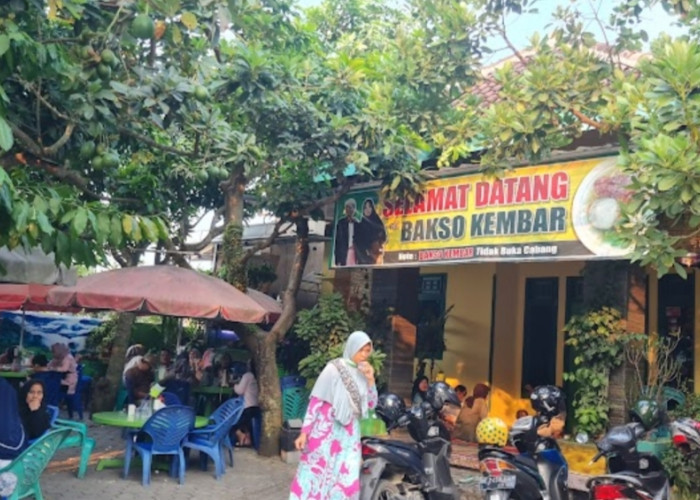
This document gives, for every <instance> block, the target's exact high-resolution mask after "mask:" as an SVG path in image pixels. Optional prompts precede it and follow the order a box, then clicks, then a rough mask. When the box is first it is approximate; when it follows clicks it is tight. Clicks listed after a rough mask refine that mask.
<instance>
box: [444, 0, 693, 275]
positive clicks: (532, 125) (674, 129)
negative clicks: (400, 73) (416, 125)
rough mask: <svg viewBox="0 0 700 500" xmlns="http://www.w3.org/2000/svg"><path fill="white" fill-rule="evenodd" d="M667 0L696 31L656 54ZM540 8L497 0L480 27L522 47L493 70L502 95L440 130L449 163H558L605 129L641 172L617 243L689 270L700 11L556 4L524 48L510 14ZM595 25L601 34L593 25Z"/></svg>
mask: <svg viewBox="0 0 700 500" xmlns="http://www.w3.org/2000/svg"><path fill="white" fill-rule="evenodd" d="M659 3H661V4H662V6H663V7H664V8H665V9H666V10H667V11H668V12H669V13H670V14H673V15H674V16H676V19H677V22H678V23H679V24H680V25H682V26H684V27H685V28H686V30H685V31H686V32H687V35H684V36H683V37H680V38H679V39H671V38H670V37H668V36H663V37H661V38H659V39H658V40H655V41H653V42H652V43H651V50H650V52H648V53H647V52H645V51H644V43H645V42H646V41H647V39H648V35H647V34H646V32H644V30H642V29H641V28H640V19H641V18H642V16H643V15H644V14H645V13H646V11H647V10H648V9H649V8H651V7H653V6H655V5H657V4H659ZM536 5H537V2H532V1H528V0H507V1H501V0H493V1H488V2H486V8H485V10H484V11H483V13H482V14H481V17H480V21H479V25H480V27H481V28H482V29H483V30H485V32H486V33H487V34H488V36H490V37H491V38H490V39H491V40H497V42H496V43H500V44H504V45H506V46H507V47H508V48H509V49H510V54H511V58H512V61H511V62H509V63H506V64H504V65H503V66H502V67H500V68H499V69H497V70H495V71H494V72H493V74H492V75H491V76H489V78H493V79H494V80H495V81H496V82H497V83H498V85H499V87H500V90H499V91H498V96H497V98H496V99H495V100H493V101H492V102H487V103H484V102H482V101H481V100H480V99H479V97H478V96H474V95H471V94H470V93H469V92H467V93H466V94H465V96H464V97H463V98H462V102H461V105H460V109H461V116H460V117H459V119H458V120H457V121H456V122H455V123H453V124H452V126H450V127H448V128H447V129H446V131H445V132H444V133H440V134H438V135H437V136H436V137H435V144H436V145H437V146H438V147H439V148H440V149H441V153H442V154H441V163H442V164H444V165H447V164H451V163H454V162H456V161H460V159H463V158H470V157H471V158H473V157H474V156H477V158H478V159H477V161H478V162H479V163H480V164H481V166H482V167H484V168H485V169H486V170H490V171H499V170H501V169H504V168H508V167H509V166H510V165H512V164H513V163H516V162H527V163H533V162H540V161H543V160H546V159H547V158H548V156H549V155H550V154H551V153H552V151H555V150H557V149H561V148H563V147H565V146H568V145H570V144H572V143H573V142H574V141H575V140H576V139H577V138H579V137H581V136H582V135H583V134H584V133H587V132H588V133H589V132H591V131H597V132H598V133H599V135H600V136H601V137H605V138H606V139H604V140H608V141H612V142H615V143H617V144H619V149H620V162H619V163H620V166H621V167H622V169H623V171H625V172H627V173H628V174H630V177H631V179H632V184H631V186H630V188H631V199H630V201H629V203H628V204H627V205H626V206H625V207H624V208H623V212H624V213H623V217H622V220H621V221H620V223H619V224H618V226H617V240H618V241H619V243H620V244H621V246H623V247H626V246H627V245H632V246H633V248H634V250H633V252H632V258H633V260H635V261H638V262H639V263H640V264H642V265H650V266H651V267H653V268H655V269H656V270H658V271H659V272H660V273H661V274H663V273H665V272H668V271H669V270H670V269H675V271H676V272H678V273H679V274H680V275H682V276H685V275H686V271H685V269H684V268H683V267H682V266H681V265H680V263H679V261H678V260H677V259H678V258H680V257H683V256H685V255H686V254H687V253H688V252H693V253H699V252H700V239H697V235H698V234H699V233H700V162H699V156H698V154H699V153H700V149H698V145H699V144H700V143H699V142H698V134H699V133H700V129H699V128H698V126H699V125H700V122H698V120H699V119H700V113H699V112H698V111H699V108H698V106H700V58H699V56H700V43H699V42H700V40H699V39H698V29H697V25H698V22H697V21H698V16H700V9H699V8H698V7H697V6H696V5H695V3H694V2H687V1H684V0H668V1H663V2H656V1H653V0H628V1H624V2H617V3H616V6H615V7H614V9H613V10H612V13H611V15H610V16H609V18H605V19H604V18H602V16H600V15H599V13H598V11H597V10H595V9H594V11H593V13H592V16H593V18H592V19H589V18H586V16H584V15H583V14H582V12H581V2H579V3H572V4H570V5H567V6H565V7H560V8H558V9H557V10H556V11H555V14H554V18H553V20H552V25H551V30H550V31H549V32H548V33H547V34H545V35H542V34H535V35H534V36H533V37H532V38H531V41H530V45H529V47H524V48H517V47H515V46H514V45H513V44H512V43H511V41H510V39H509V34H508V30H507V28H506V26H507V24H506V22H505V20H506V19H507V18H508V17H509V16H511V17H512V16H514V15H518V16H521V15H522V16H533V15H537V13H536V11H535V12H529V13H526V11H527V10H528V9H531V8H533V6H536ZM588 5H589V6H591V5H593V4H588ZM591 25H593V26H596V30H597V31H598V32H599V35H598V37H596V35H595V34H594V33H592V32H590V31H587V30H586V27H587V26H588V27H590V26H591ZM475 153H476V155H475Z"/></svg>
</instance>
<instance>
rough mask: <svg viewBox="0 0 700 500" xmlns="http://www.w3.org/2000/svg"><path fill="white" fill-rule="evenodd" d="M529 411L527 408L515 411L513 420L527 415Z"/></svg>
mask: <svg viewBox="0 0 700 500" xmlns="http://www.w3.org/2000/svg"><path fill="white" fill-rule="evenodd" d="M528 415H529V413H528V412H527V410H518V411H517V412H515V420H518V419H519V418H523V417H527V416H528Z"/></svg>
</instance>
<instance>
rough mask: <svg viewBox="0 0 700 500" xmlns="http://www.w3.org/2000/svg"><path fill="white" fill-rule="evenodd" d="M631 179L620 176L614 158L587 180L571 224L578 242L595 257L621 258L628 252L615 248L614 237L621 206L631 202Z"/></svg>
mask: <svg viewBox="0 0 700 500" xmlns="http://www.w3.org/2000/svg"><path fill="white" fill-rule="evenodd" d="M629 186H630V178H629V176H628V175H627V174H624V173H622V172H620V170H619V168H618V167H617V165H616V160H615V158H610V159H607V160H604V161H603V162H601V163H600V164H598V165H597V166H596V167H594V168H593V170H591V171H590V172H589V173H588V174H587V175H586V177H584V179H583V181H582V182H581V185H580V186H579V188H578V190H577V191H576V194H575V195H574V201H573V204H572V220H573V225H574V231H575V232H576V236H577V237H578V239H579V240H580V241H581V243H583V244H584V245H585V247H586V248H588V249H589V250H590V251H591V252H593V253H594V254H596V255H599V256H604V257H615V256H622V255H626V254H627V253H629V251H630V249H629V248H622V247H620V246H618V245H615V244H614V242H613V241H612V238H611V236H612V235H613V234H614V228H615V223H616V222H617V221H618V220H619V218H620V214H621V212H622V205H623V204H624V203H626V202H628V201H629V197H630V194H631V191H630V187H629Z"/></svg>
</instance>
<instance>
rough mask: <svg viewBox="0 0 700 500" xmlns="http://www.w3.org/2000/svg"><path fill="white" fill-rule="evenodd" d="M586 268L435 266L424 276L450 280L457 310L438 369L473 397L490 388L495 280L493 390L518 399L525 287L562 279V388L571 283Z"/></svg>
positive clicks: (569, 265) (559, 326)
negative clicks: (478, 388) (483, 386)
mask: <svg viewBox="0 0 700 500" xmlns="http://www.w3.org/2000/svg"><path fill="white" fill-rule="evenodd" d="M582 267H583V263H582V262H559V263H552V262H548V263H522V264H511V263H498V264H496V263H493V264H491V263H486V264H461V265H454V264H453V265H446V266H430V267H424V268H421V274H432V273H445V274H447V295H446V304H447V306H448V307H449V306H450V305H452V304H454V305H455V307H454V309H452V312H451V313H450V316H449V317H448V319H447V324H446V326H445V343H446V346H447V351H446V352H445V356H444V359H443V360H442V361H441V362H439V363H438V364H437V366H438V368H439V369H442V370H443V371H444V373H445V376H446V377H447V378H449V379H451V382H457V381H458V382H459V383H461V384H465V385H466V386H467V388H468V389H469V391H470V392H471V389H472V388H473V387H474V385H475V384H476V383H478V382H488V378H489V354H490V349H491V317H492V294H493V277H494V275H495V276H496V301H495V311H494V314H493V316H494V332H493V350H494V352H493V367H492V380H491V382H492V387H493V389H494V391H495V390H501V391H504V392H505V393H506V394H507V395H509V396H510V397H514V398H519V397H520V390H521V386H522V381H521V374H522V352H523V319H524V314H525V281H526V280H527V279H528V278H537V277H542V278H545V277H547V278H548V277H557V278H559V308H558V317H557V330H558V335H559V337H558V341H557V352H558V355H557V383H559V384H561V383H562V373H563V369H564V336H563V332H562V331H561V330H562V328H563V327H564V320H565V313H566V308H565V305H566V278H567V277H569V276H579V275H580V272H581V269H582Z"/></svg>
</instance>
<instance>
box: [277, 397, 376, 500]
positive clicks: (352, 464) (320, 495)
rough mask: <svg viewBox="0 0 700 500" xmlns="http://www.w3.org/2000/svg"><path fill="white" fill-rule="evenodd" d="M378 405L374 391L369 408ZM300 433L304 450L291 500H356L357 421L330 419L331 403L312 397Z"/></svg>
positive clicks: (291, 492) (358, 496)
mask: <svg viewBox="0 0 700 500" xmlns="http://www.w3.org/2000/svg"><path fill="white" fill-rule="evenodd" d="M376 404H377V389H376V388H375V387H371V388H370V390H369V399H368V406H369V408H374V407H375V406H376ZM301 430H302V432H304V433H306V435H307V436H308V437H307V440H306V449H305V450H304V452H303V453H302V455H301V461H300V462H299V467H298V469H297V474H296V476H295V477H294V481H292V486H291V488H290V494H289V499H290V500H346V499H349V500H358V499H359V498H360V465H361V464H362V451H361V444H360V421H359V420H358V419H357V418H355V419H353V420H352V421H350V423H348V424H347V425H342V424H340V423H339V422H338V421H337V420H335V418H334V417H333V407H332V406H331V404H330V403H327V402H326V401H323V400H321V399H318V398H315V397H312V398H311V400H310V401H309V408H308V409H307V411H306V417H305V418H304V424H303V427H302V429H301Z"/></svg>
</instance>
